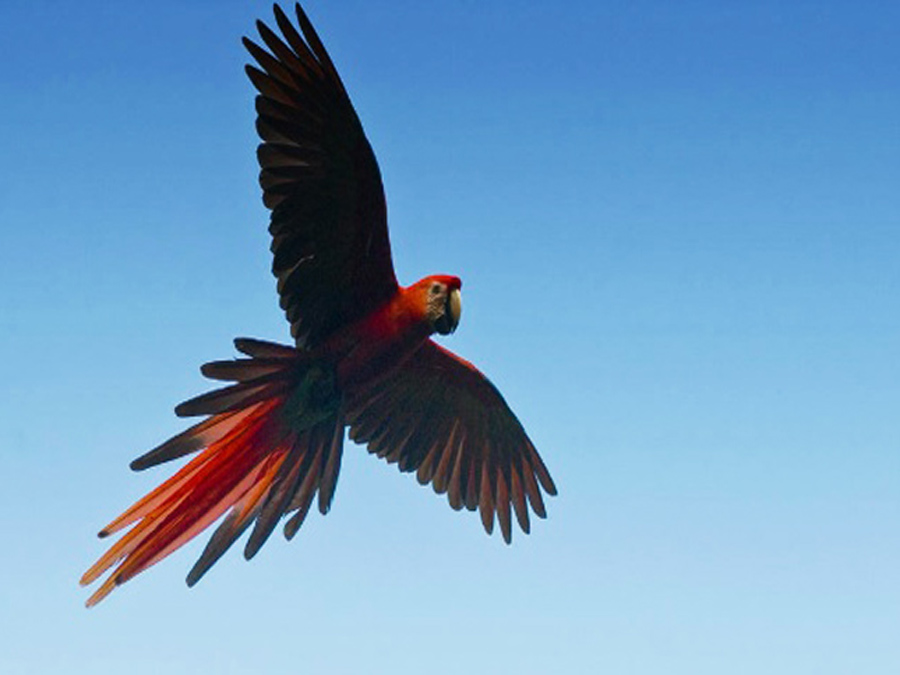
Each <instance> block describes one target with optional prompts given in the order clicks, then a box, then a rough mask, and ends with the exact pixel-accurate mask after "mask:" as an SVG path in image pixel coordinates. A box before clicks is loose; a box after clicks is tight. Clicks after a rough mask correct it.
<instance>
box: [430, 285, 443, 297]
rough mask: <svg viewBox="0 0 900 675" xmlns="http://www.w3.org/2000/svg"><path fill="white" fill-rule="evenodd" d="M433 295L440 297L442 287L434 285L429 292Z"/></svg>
mask: <svg viewBox="0 0 900 675" xmlns="http://www.w3.org/2000/svg"><path fill="white" fill-rule="evenodd" d="M429 292H430V293H431V294H432V295H438V294H439V293H440V292H441V285H440V284H434V285H433V286H432V287H431V290H430V291H429Z"/></svg>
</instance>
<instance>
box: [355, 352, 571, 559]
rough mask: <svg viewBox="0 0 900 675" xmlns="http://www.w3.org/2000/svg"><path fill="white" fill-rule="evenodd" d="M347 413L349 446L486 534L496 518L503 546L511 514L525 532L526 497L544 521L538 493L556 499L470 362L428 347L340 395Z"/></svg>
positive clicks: (535, 458)
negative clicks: (463, 513) (476, 520)
mask: <svg viewBox="0 0 900 675" xmlns="http://www.w3.org/2000/svg"><path fill="white" fill-rule="evenodd" d="M345 412H346V418H345V419H346V421H347V423H348V424H349V425H350V438H351V439H353V440H354V441H356V442H358V443H365V444H367V445H368V449H369V452H371V453H373V454H375V455H377V456H379V457H383V458H385V459H387V461H388V462H397V463H398V465H399V468H400V470H401V471H409V472H411V471H416V475H417V478H418V479H419V482H420V483H422V484H423V485H424V484H426V483H429V482H430V483H432V485H433V486H434V490H435V492H437V493H439V494H440V493H443V492H446V493H447V497H448V500H449V502H450V506H452V507H453V508H454V509H457V510H459V509H461V508H462V507H463V506H465V507H466V508H468V509H469V510H470V511H474V510H475V509H476V508H478V509H479V510H480V512H481V520H482V523H483V524H484V528H485V530H487V532H488V533H489V534H490V533H491V531H492V530H493V526H494V514H495V513H496V514H497V520H498V521H499V523H500V529H501V531H502V533H503V538H504V539H505V540H506V542H507V543H509V542H510V541H511V538H512V531H511V525H510V521H511V517H510V509H511V507H512V509H513V510H514V511H515V513H516V518H517V520H518V521H519V525H520V527H521V528H522V530H523V531H524V532H526V533H527V532H528V531H529V530H530V523H529V517H528V507H527V505H526V497H527V501H528V502H529V503H530V504H531V509H532V511H534V513H535V514H537V515H538V516H539V517H541V518H544V517H545V516H546V511H545V509H544V502H543V499H542V497H541V489H540V488H543V490H544V492H546V493H547V494H550V495H555V494H556V486H555V485H554V484H553V480H552V479H551V478H550V474H549V472H548V471H547V468H546V467H545V466H544V463H543V461H541V458H540V456H539V455H538V453H537V451H536V450H535V448H534V445H533V444H532V443H531V441H530V440H529V438H528V436H527V434H526V433H525V430H524V429H523V428H522V425H521V423H520V422H519V420H518V419H517V418H516V416H515V415H514V414H513V412H512V410H510V409H509V406H508V405H507V404H506V401H504V400H503V397H502V396H501V395H500V392H499V391H497V388H496V387H495V386H494V385H493V384H491V383H490V381H488V379H487V378H486V377H485V376H484V375H482V374H481V373H480V372H479V371H478V369H476V368H475V366H473V365H472V364H471V363H469V362H468V361H465V360H463V359H461V358H459V357H458V356H456V355H455V354H453V353H451V352H449V351H447V350H446V349H443V348H441V347H439V346H438V345H437V344H436V343H434V342H433V341H431V340H428V341H427V342H425V343H424V344H423V345H422V347H421V348H420V349H419V350H418V351H416V352H415V353H414V354H413V355H412V356H411V357H410V358H409V359H408V360H407V361H405V362H404V363H403V364H402V365H401V366H400V367H399V368H398V369H396V370H395V371H393V372H392V373H391V374H389V375H388V376H386V377H385V378H382V379H380V380H377V381H373V382H370V383H368V384H366V385H362V386H359V387H357V388H354V389H352V390H349V391H345ZM539 484H540V487H538V485H539Z"/></svg>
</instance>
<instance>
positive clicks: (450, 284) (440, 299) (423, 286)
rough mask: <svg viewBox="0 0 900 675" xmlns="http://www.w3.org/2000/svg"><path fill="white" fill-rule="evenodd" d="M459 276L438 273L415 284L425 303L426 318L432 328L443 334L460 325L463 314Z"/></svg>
mask: <svg viewBox="0 0 900 675" xmlns="http://www.w3.org/2000/svg"><path fill="white" fill-rule="evenodd" d="M461 286H462V281H460V279H459V277H453V276H449V275H446V274H436V275H434V276H430V277H425V278H424V279H422V280H421V281H419V282H417V283H416V284H415V289H416V291H418V293H417V295H418V296H419V299H420V302H422V303H423V305H424V310H425V318H426V320H427V321H428V324H429V325H430V327H431V329H432V330H433V331H434V332H437V333H440V334H441V335H449V334H450V333H452V332H453V331H455V330H456V327H457V326H458V325H459V317H460V315H461V314H462V294H461V293H460V290H459V289H460V287H461Z"/></svg>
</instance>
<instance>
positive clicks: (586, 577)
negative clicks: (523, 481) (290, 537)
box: [0, 0, 900, 675]
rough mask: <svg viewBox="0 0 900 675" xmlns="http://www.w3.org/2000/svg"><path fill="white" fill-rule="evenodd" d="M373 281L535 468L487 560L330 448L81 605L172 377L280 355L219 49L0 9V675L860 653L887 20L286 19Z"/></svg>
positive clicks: (800, 670) (480, 9)
mask: <svg viewBox="0 0 900 675" xmlns="http://www.w3.org/2000/svg"><path fill="white" fill-rule="evenodd" d="M307 11H308V13H309V14H310V16H311V18H312V20H313V22H314V24H315V25H316V27H317V29H318V31H319V33H320V35H321V36H322V38H323V39H324V41H325V43H326V45H327V46H328V48H329V50H330V51H331V54H332V57H333V58H334V60H335V62H336V63H337V66H338V68H339V70H340V72H341V73H342V76H343V78H344V81H345V84H346V85H347V88H348V90H349V91H350V93H351V97H352V98H353V100H354V102H355V104H356V107H357V110H358V112H359V115H360V117H361V118H362V121H363V124H364V126H365V128H366V130H367V133H368V135H369V138H370V140H371V142H372V144H373V146H374V148H375V151H376V154H377V156H378V158H379V161H380V165H381V169H382V173H383V175H384V180H385V184H386V190H387V196H388V202H389V219H390V225H391V235H392V241H393V250H394V258H395V265H396V267H397V270H398V275H399V276H400V278H401V280H402V281H404V282H406V283H409V282H412V281H414V280H415V279H417V278H419V277H421V276H424V275H426V274H429V273H433V272H449V273H455V274H458V275H459V276H461V277H462V278H463V279H464V284H465V307H464V315H463V322H462V324H461V326H460V330H459V331H458V332H457V333H456V334H455V335H454V336H452V338H450V339H448V340H444V344H445V345H447V346H448V347H450V348H451V349H453V350H455V351H458V352H459V353H460V354H462V355H463V356H465V357H466V358H468V359H470V360H472V361H474V362H475V363H476V364H478V365H479V366H480V367H481V368H482V369H483V370H484V371H485V372H486V373H487V374H488V375H489V376H490V377H491V378H492V379H493V380H494V382H495V383H496V384H497V385H498V386H499V387H500V388H501V390H502V391H503V392H504V394H505V395H506V397H507V400H508V401H509V402H510V404H511V405H512V406H513V408H514V410H515V411H516V412H517V413H518V415H519V417H520V418H521V419H522V421H523V422H524V424H525V426H526V428H527V429H528V430H529V433H530V435H531V436H532V438H533V439H534V441H535V442H536V444H537V445H538V448H539V449H540V450H541V452H542V454H543V456H544V457H545V459H546V461H547V464H548V465H549V467H550V469H551V472H552V473H553V475H554V478H555V479H556V482H557V484H558V486H559V488H560V495H559V497H557V498H555V499H552V500H551V501H550V503H549V505H548V508H549V513H550V515H549V518H548V520H547V521H546V522H539V523H538V524H537V525H536V526H535V527H534V529H533V533H532V535H531V536H529V537H524V536H518V537H516V538H515V540H514V542H513V545H512V546H511V547H507V546H505V545H504V544H503V543H502V541H501V540H500V538H499V536H496V535H495V536H494V537H493V538H488V537H486V536H485V535H484V533H483V532H482V531H481V527H480V523H479V522H478V519H477V518H476V517H474V516H472V515H471V514H466V513H463V514H459V513H455V512H453V511H452V510H451V509H450V508H448V507H447V505H446V501H445V500H444V499H443V498H437V497H435V496H434V495H433V494H432V493H431V492H430V490H426V489H424V488H421V487H419V486H418V485H417V484H416V483H415V481H414V480H411V479H410V478H409V477H408V476H403V475H400V474H399V473H398V472H397V471H396V469H395V468H394V467H392V466H387V465H384V464H382V463H380V462H378V461H376V460H375V459H373V458H371V457H369V456H367V454H366V453H365V451H364V450H363V449H362V448H358V447H354V446H350V447H348V448H347V452H346V453H345V459H344V465H343V470H342V473H341V480H340V483H339V485H338V490H337V495H336V499H335V504H334V508H333V509H332V511H331V513H330V514H329V515H328V516H327V517H326V518H322V517H318V516H315V517H312V518H311V519H310V520H309V521H308V522H307V523H306V524H305V525H304V528H303V531H302V532H301V533H300V534H299V535H298V536H297V538H296V539H295V540H294V541H293V542H291V543H289V544H288V543H286V542H285V541H284V540H283V539H282V538H281V537H280V536H279V537H273V539H272V540H271V541H270V543H269V544H267V546H266V547H265V548H264V549H263V551H262V552H261V553H260V555H258V556H257V558H256V559H254V561H253V562H252V563H250V564H247V563H245V562H244V561H243V559H242V557H241V556H240V555H239V552H238V551H234V552H231V553H230V554H229V555H228V556H226V558H225V559H223V560H222V561H221V562H220V563H219V564H218V565H217V566H216V567H215V568H214V569H213V570H212V572H211V573H210V574H209V575H208V576H207V577H206V578H205V579H204V580H203V582H202V583H201V584H199V585H198V586H197V587H196V588H194V589H192V590H190V591H189V590H188V589H187V588H186V587H185V585H184V583H183V578H184V575H185V574H186V573H187V570H188V569H189V568H190V566H191V564H192V563H193V560H194V559H195V558H196V556H197V555H199V551H200V548H201V547H202V544H203V541H204V539H205V538H201V539H200V540H199V541H197V542H195V543H194V544H192V545H191V546H188V547H186V548H185V549H183V550H182V551H180V552H179V553H177V554H176V555H174V556H172V557H171V558H169V559H168V560H166V561H165V562H164V563H162V564H160V565H158V566H157V567H155V568H154V569H153V570H152V571H150V572H148V573H146V574H144V575H142V576H141V577H140V578H138V579H137V580H135V581H133V582H131V583H129V584H127V585H126V586H125V587H123V588H122V589H120V590H118V591H117V592H116V593H114V594H113V595H112V596H111V597H110V598H109V600H107V601H106V602H105V603H103V604H102V605H101V606H99V607H98V608H96V609H94V610H91V611H87V610H85V609H84V608H83V606H82V603H83V602H84V600H85V598H86V596H87V594H86V593H85V592H84V590H83V589H80V588H79V587H78V586H77V579H78V577H79V576H80V574H81V573H82V571H83V570H84V569H85V568H86V567H87V566H88V565H89V564H90V563H91V562H93V560H94V559H95V558H96V557H97V556H98V555H99V554H100V553H101V552H102V550H104V547H103V545H102V543H101V542H99V541H98V540H97V539H96V538H95V537H94V533H95V532H96V530H97V529H99V527H101V526H102V525H104V524H105V523H106V522H107V521H108V520H109V519H110V518H111V517H113V516H114V515H116V514H117V513H118V512H119V511H121V510H122V509H123V508H124V507H126V506H128V505H129V504H130V503H131V502H132V501H133V500H134V499H136V498H137V497H139V496H140V495H141V494H143V493H144V492H145V491H146V490H148V489H149V488H151V487H152V486H153V485H155V484H156V483H158V482H159V481H160V480H162V478H163V477H165V476H167V475H169V473H170V471H169V470H168V469H167V468H162V469H158V470H156V471H150V472H145V473H142V474H135V473H132V472H130V471H129V470H128V467H127V465H128V462H129V461H130V460H131V459H132V458H134V457H136V456H137V455H139V454H141V453H142V452H143V451H145V450H146V449H148V448H150V447H152V446H154V445H156V444H157V443H158V442H160V441H161V440H163V439H165V438H166V437H168V436H169V435H171V434H173V433H175V432H177V431H178V430H180V429H181V428H183V424H182V422H180V421H179V420H178V419H176V418H175V416H174V415H173V414H172V412H171V409H172V407H173V406H174V405H175V404H176V403H178V402H179V401H181V400H183V399H185V398H188V397H190V396H192V395H194V394H196V393H199V392H201V391H203V390H204V389H205V388H206V384H205V382H204V381H203V380H202V378H201V377H200V375H199V372H198V366H199V365H200V364H201V363H202V362H204V361H207V360H211V359H216V358H226V357H228V356H230V355H231V354H232V348H231V342H230V340H231V339H232V338H233V337H235V336H239V335H249V336H255V337H262V338H267V339H274V340H282V341H284V340H287V338H288V332H287V326H286V323H285V322H284V321H283V319H282V316H281V314H280V312H279V310H278V307H277V300H276V296H275V292H274V282H273V279H272V278H271V276H270V273H269V265H270V260H269V253H268V235H267V234H266V231H265V227H266V223H267V213H266V211H265V210H264V208H263V207H262V204H261V202H260V198H259V191H258V188H257V185H256V173H257V167H256V164H255V157H254V148H255V145H256V139H255V135H254V130H253V118H254V113H253V108H252V96H253V94H252V90H251V86H250V84H249V82H247V81H246V79H245V77H244V75H243V73H242V66H243V64H244V62H245V61H246V57H245V55H244V53H243V50H242V47H241V45H240V41H239V38H240V36H241V35H244V34H249V33H251V32H252V30H253V21H254V19H256V18H258V17H262V18H264V19H266V20H269V19H270V18H271V16H272V15H271V8H270V5H269V3H268V2H249V1H248V2H201V1H196V2H187V3H185V2H171V1H161V2H155V3H146V2H132V1H130V0H127V1H124V0H123V1H121V2H117V3H106V2H95V1H92V0H85V1H84V2H80V3H63V2H51V1H43V2H24V1H19V0H7V1H6V2H4V3H3V4H2V6H0V56H2V63H4V64H5V67H4V68H2V69H0V100H2V101H3V104H2V105H0V148H2V152H0V353H2V355H3V361H4V363H3V366H2V371H0V372H2V377H0V401H2V409H3V411H4V412H3V418H2V424H0V476H3V478H4V489H3V490H2V491H0V513H2V514H3V520H2V525H3V532H4V535H5V536H4V540H5V546H4V554H3V556H2V557H0V575H2V578H3V579H4V583H3V587H2V590H0V634H2V635H3V636H4V637H3V643H4V646H3V648H2V650H0V671H2V672H4V673H51V672H53V673H58V672H67V673H82V672H83V673H118V672H123V671H125V670H127V671H128V672H131V673H159V672H166V673H171V674H176V673H195V672H219V673H223V674H231V673H235V674H238V673H258V672H265V673H296V672H333V673H360V672H372V673H378V672H390V673H394V674H400V673H420V672H422V671H423V670H424V669H426V668H427V670H428V671H429V672H432V673H455V672H459V671H460V670H461V669H470V670H475V671H476V672H501V673H503V672H517V673H522V674H525V673H538V672H542V673H543V672H575V673H590V672H607V673H629V674H632V673H633V674H644V673H647V674H650V673H653V674H657V673H668V674H676V673H686V674H687V673H689V674H691V675H697V674H702V673H710V674H713V673H715V674H720V673H723V672H727V673H732V674H740V673H748V674H749V673H753V674H754V675H755V674H757V673H761V672H765V673H790V674H791V675H798V674H804V673H810V674H811V673H816V674H817V675H821V674H827V673H835V674H837V673H848V672H865V673H895V672H897V671H898V670H900V642H898V640H897V634H898V629H900V529H898V522H900V453H898V446H900V415H898V412H897V411H898V406H900V361H898V358H897V355H898V346H900V303H898V296H900V294H898V291H900V265H898V264H897V261H898V259H900V196H898V190H897V186H898V185H900V162H898V156H900V74H898V70H897V64H898V61H900V46H898V41H897V39H896V35H897V34H898V31H900V8H898V7H889V6H888V3H881V2H879V3H867V2H857V3H838V2H815V3H813V2H794V3H783V2H715V3H714V2H701V1H696V2H690V1H689V2H684V3H664V2H640V1H638V2H609V3H598V2H577V1H573V2H567V3H548V2H543V3H523V2H516V3H513V2H499V1H498V2H491V3H475V2H464V1H462V0H458V1H454V2H447V3H440V4H438V3H428V4H427V6H426V4H425V3H414V2H340V3H338V2H330V3H326V2H310V3H308V4H307Z"/></svg>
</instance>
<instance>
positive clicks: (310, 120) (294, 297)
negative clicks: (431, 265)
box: [244, 5, 398, 348]
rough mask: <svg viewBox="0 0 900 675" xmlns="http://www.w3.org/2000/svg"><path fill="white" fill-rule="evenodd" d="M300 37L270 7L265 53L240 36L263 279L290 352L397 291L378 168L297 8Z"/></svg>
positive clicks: (338, 83) (326, 59)
mask: <svg viewBox="0 0 900 675" xmlns="http://www.w3.org/2000/svg"><path fill="white" fill-rule="evenodd" d="M296 13H297V21H298V23H299V26H300V30H301V31H302V36H301V34H300V33H298V32H297V30H296V29H295V28H294V26H293V25H292V24H291V22H290V21H289V20H288V18H287V16H285V14H284V12H283V11H282V10H281V8H279V7H278V6H277V5H276V6H275V19H276V21H277V23H278V27H279V29H280V30H281V34H282V37H279V36H278V35H276V34H275V33H274V32H273V31H272V30H270V29H269V28H268V27H267V26H266V25H265V24H263V23H262V22H260V21H257V28H258V30H259V34H260V37H261V38H262V41H263V43H264V44H265V45H266V47H268V49H269V51H266V50H265V49H263V48H261V47H260V46H258V45H257V44H255V43H254V42H252V41H251V40H249V39H247V38H244V46H246V48H247V50H248V51H249V52H250V54H251V55H252V56H253V58H254V59H256V61H257V63H258V64H259V66H260V68H261V70H260V69H259V68H256V67H254V66H252V65H248V66H247V68H246V70H247V74H248V75H249V77H250V80H251V81H252V82H253V85H254V86H255V87H256V89H257V90H258V91H259V96H257V97H256V110H257V113H258V117H257V120H256V127H257V131H258V132H259V135H260V137H261V138H262V140H263V143H262V144H261V145H260V146H259V149H258V151H257V155H258V158H259V164H260V167H261V169H262V171H261V173H260V177H259V182H260V185H261V186H262V188H263V202H264V203H265V205H266V206H267V207H269V208H270V209H272V219H271V224H270V225H269V232H270V233H271V234H272V253H273V254H274V256H275V259H274V261H273V263H272V271H273V273H274V274H275V276H276V277H277V278H278V293H279V295H280V299H281V307H282V309H284V311H285V314H286V315H287V319H288V321H290V323H291V334H292V335H293V336H294V338H295V339H296V341H297V346H298V347H306V348H311V347H314V346H315V345H317V344H320V343H321V342H322V341H324V340H325V339H327V338H328V336H329V335H331V334H332V333H333V332H335V331H336V330H338V329H339V328H341V327H342V326H344V325H346V324H348V323H352V322H354V321H355V320H357V319H359V318H361V317H363V316H365V315H366V314H368V313H369V312H371V311H372V310H373V309H375V308H377V307H378V306H380V305H381V304H383V303H384V302H385V301H387V300H388V299H389V298H390V297H391V296H392V295H393V294H394V293H395V292H396V291H397V288H398V286H397V279H396V277H395V275H394V268H393V264H392V262H391V249H390V242H389V240H388V231H387V213H386V207H385V200H384V189H383V187H382V184H381V174H380V172H379V171H378V164H377V163H376V161H375V155H374V154H373V152H372V148H371V147H370V146H369V142H368V141H367V140H366V137H365V133H364V132H363V129H362V126H361V125H360V122H359V118H357V116H356V112H355V111H354V110H353V105H352V104H351V103H350V99H349V97H348V96H347V92H346V91H345V90H344V85H343V84H342V83H341V79H340V77H339V76H338V74H337V71H336V70H335V68H334V65H333V64H332V62H331V59H330V58H329V56H328V53H327V52H326V51H325V47H323V46H322V43H321V41H320V40H319V38H318V36H317V35H316V33H315V31H314V30H313V27H312V25H311V24H310V22H309V20H308V19H307V18H306V15H305V14H304V13H303V10H302V9H300V6H299V5H297V6H296Z"/></svg>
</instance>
